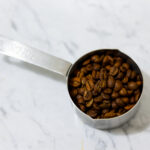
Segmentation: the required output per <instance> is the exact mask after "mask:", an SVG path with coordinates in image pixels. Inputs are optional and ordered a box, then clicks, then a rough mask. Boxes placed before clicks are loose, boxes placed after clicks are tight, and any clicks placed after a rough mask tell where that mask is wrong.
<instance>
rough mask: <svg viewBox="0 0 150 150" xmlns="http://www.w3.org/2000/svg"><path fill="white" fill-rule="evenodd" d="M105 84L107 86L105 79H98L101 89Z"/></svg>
mask: <svg viewBox="0 0 150 150" xmlns="http://www.w3.org/2000/svg"><path fill="white" fill-rule="evenodd" d="M106 86H107V82H106V80H101V81H100V87H101V88H102V89H105V88H106Z"/></svg>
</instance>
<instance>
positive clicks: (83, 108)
mask: <svg viewBox="0 0 150 150" xmlns="http://www.w3.org/2000/svg"><path fill="white" fill-rule="evenodd" d="M79 107H80V109H81V110H82V111H83V112H85V110H86V108H85V106H84V105H83V104H79Z"/></svg>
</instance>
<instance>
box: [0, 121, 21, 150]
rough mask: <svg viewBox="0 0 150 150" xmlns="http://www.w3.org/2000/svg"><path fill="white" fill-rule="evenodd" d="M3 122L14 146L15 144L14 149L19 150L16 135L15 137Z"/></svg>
mask: <svg viewBox="0 0 150 150" xmlns="http://www.w3.org/2000/svg"><path fill="white" fill-rule="evenodd" d="M1 122H2V123H3V125H4V127H5V128H6V131H7V133H8V135H9V137H10V139H11V141H12V144H13V146H14V148H15V149H16V150H17V149H18V144H17V141H16V139H15V137H14V135H13V134H12V132H11V131H10V130H9V128H8V127H7V125H6V124H5V122H4V121H2V120H1Z"/></svg>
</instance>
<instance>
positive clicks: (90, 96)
mask: <svg viewBox="0 0 150 150" xmlns="http://www.w3.org/2000/svg"><path fill="white" fill-rule="evenodd" d="M83 98H84V100H85V101H89V100H90V99H91V98H92V93H91V92H90V91H87V90H85V91H84V95H83Z"/></svg>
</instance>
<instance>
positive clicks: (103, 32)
mask: <svg viewBox="0 0 150 150" xmlns="http://www.w3.org/2000/svg"><path fill="white" fill-rule="evenodd" d="M87 31H88V32H90V33H93V34H95V35H97V36H98V37H101V38H103V37H108V36H111V35H112V34H111V33H110V32H108V31H106V30H98V29H96V28H94V27H89V28H87Z"/></svg>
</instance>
